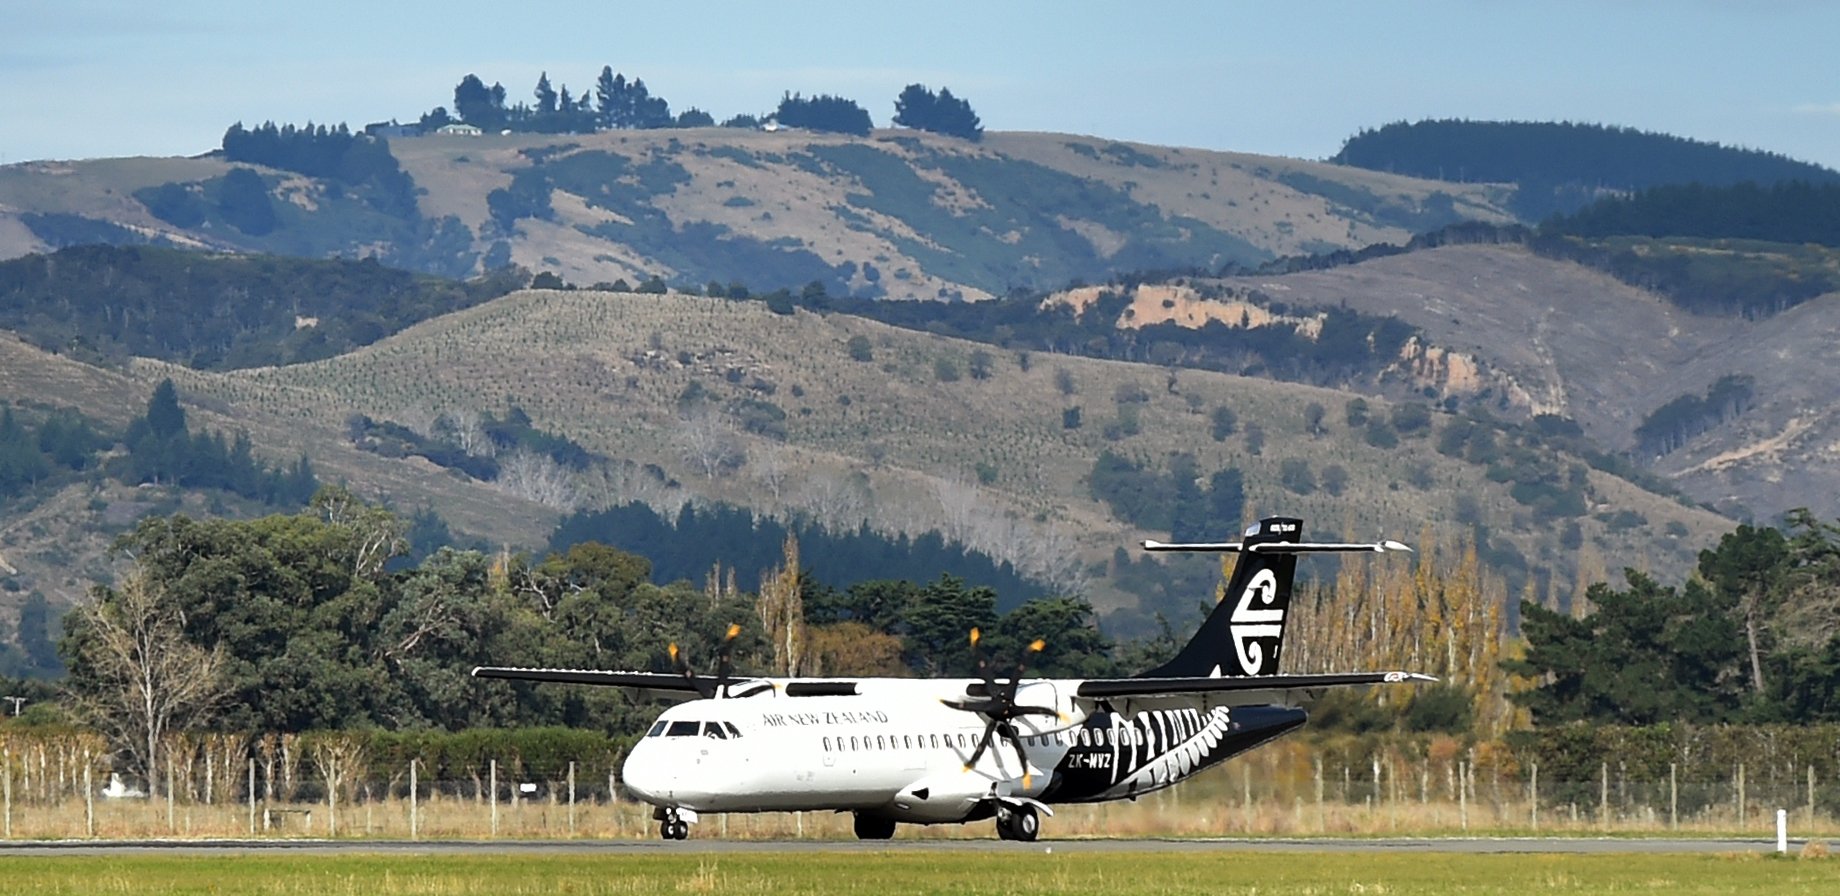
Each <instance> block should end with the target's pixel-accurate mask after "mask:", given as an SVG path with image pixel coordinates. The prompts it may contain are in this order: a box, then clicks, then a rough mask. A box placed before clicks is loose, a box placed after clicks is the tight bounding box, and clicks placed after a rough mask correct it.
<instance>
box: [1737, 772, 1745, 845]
mask: <svg viewBox="0 0 1840 896" xmlns="http://www.w3.org/2000/svg"><path fill="white" fill-rule="evenodd" d="M1738 828H1739V830H1743V828H1744V763H1742V762H1740V763H1738Z"/></svg>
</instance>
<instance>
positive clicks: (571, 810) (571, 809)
mask: <svg viewBox="0 0 1840 896" xmlns="http://www.w3.org/2000/svg"><path fill="white" fill-rule="evenodd" d="M569 836H571V837H573V836H575V760H573V759H571V760H569Z"/></svg>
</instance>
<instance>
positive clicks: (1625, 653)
mask: <svg viewBox="0 0 1840 896" xmlns="http://www.w3.org/2000/svg"><path fill="white" fill-rule="evenodd" d="M1624 581H1625V584H1626V586H1627V587H1626V588H1625V589H1624V590H1620V591H1619V590H1616V589H1613V588H1611V587H1610V586H1609V585H1607V584H1603V583H1599V584H1596V585H1592V586H1591V588H1590V589H1589V590H1588V591H1587V592H1586V599H1587V601H1588V602H1589V604H1590V606H1592V607H1593V608H1594V609H1593V610H1592V612H1591V613H1590V614H1589V615H1587V616H1584V617H1583V618H1579V619H1574V618H1572V617H1570V616H1567V615H1565V614H1563V613H1558V612H1555V611H1553V610H1548V609H1546V608H1545V607H1542V606H1540V605H1538V604H1536V603H1533V602H1532V601H1522V602H1521V632H1522V635H1523V636H1524V637H1525V638H1526V639H1527V653H1526V656H1525V657H1524V658H1522V659H1520V660H1511V661H1508V662H1505V663H1503V667H1504V668H1505V669H1506V670H1507V671H1509V672H1511V673H1513V674H1515V675H1520V676H1524V677H1527V678H1531V679H1534V680H1535V681H1538V682H1539V685H1538V686H1537V687H1535V688H1533V689H1531V690H1527V691H1522V692H1520V693H1517V694H1513V695H1512V698H1513V700H1514V701H1515V702H1516V703H1519V704H1521V705H1522V706H1525V707H1526V708H1527V709H1528V710H1529V711H1530V712H1531V713H1532V714H1533V720H1534V723H1535V724H1536V725H1548V724H1555V723H1565V722H1601V723H1611V724H1624V725H1652V724H1657V723H1660V722H1691V723H1704V724H1713V723H1719V722H1728V721H1731V720H1732V719H1734V718H1735V717H1736V716H1737V714H1738V711H1739V709H1740V708H1741V705H1742V693H1741V691H1742V688H1741V686H1736V685H1735V683H1736V682H1739V681H1742V680H1743V679H1742V673H1741V672H1740V671H1739V669H1740V666H1741V664H1742V663H1743V660H1744V654H1743V647H1742V645H1743V643H1744V641H1743V637H1742V636H1741V634H1740V632H1739V629H1738V626H1737V625H1736V624H1735V622H1734V621H1733V619H1732V618H1731V617H1730V616H1729V615H1727V614H1725V613H1722V612H1720V611H1719V606H1718V605H1719V602H1720V601H1719V598H1718V596H1717V594H1715V593H1714V592H1713V591H1712V590H1711V589H1709V588H1707V587H1706V585H1705V584H1704V583H1702V582H1701V581H1698V580H1694V581H1690V582H1688V583H1687V584H1686V587H1685V588H1684V589H1681V590H1678V591H1677V590H1675V589H1674V588H1670V587H1666V586H1663V585H1660V584H1658V583H1657V582H1655V581H1654V580H1653V579H1651V578H1649V577H1647V576H1645V575H1643V574H1641V573H1639V572H1636V571H1635V570H1633V569H1632V570H1625V571H1624Z"/></svg>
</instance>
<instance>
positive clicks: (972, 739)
mask: <svg viewBox="0 0 1840 896" xmlns="http://www.w3.org/2000/svg"><path fill="white" fill-rule="evenodd" d="M981 736H982V735H976V734H967V733H964V732H959V733H956V734H943V735H942V734H889V735H881V734H877V735H875V736H874V737H870V736H869V735H866V734H865V735H861V736H856V735H851V736H849V737H844V736H842V735H839V736H837V737H828V736H827V737H825V738H824V751H825V752H826V753H832V752H853V751H857V750H937V749H940V748H941V746H943V747H944V748H945V749H948V750H949V749H952V748H953V747H958V748H959V749H964V750H969V749H971V748H972V747H974V746H977V742H978V738H979V737H981ZM1022 741H1023V743H1025V744H1027V745H1029V746H1031V747H1046V746H1049V745H1051V744H1054V745H1060V746H1081V747H1113V746H1140V747H1141V746H1143V744H1144V732H1142V731H1139V730H1138V729H1135V728H1080V729H1075V730H1065V731H1056V732H1053V733H1051V734H1032V735H1029V736H1027V737H1024V738H1023V739H1022Z"/></svg>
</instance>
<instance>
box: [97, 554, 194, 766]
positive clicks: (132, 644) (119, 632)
mask: <svg viewBox="0 0 1840 896" xmlns="http://www.w3.org/2000/svg"><path fill="white" fill-rule="evenodd" d="M95 598H96V599H95V601H94V602H93V603H91V604H90V605H88V606H86V607H82V608H80V609H78V610H77V623H78V629H79V631H78V633H77V638H76V641H77V663H76V664H75V665H76V668H77V669H80V670H81V678H82V680H81V682H80V683H79V684H77V685H75V686H74V687H73V691H74V693H75V702H76V706H77V709H78V712H79V713H80V714H81V715H82V716H83V717H85V718H86V719H88V720H89V721H90V723H91V724H93V725H95V726H96V727H97V728H98V729H100V730H101V731H102V732H103V733H105V734H106V735H108V737H109V739H110V740H111V741H112V742H113V743H114V744H116V745H118V746H119V747H120V749H122V750H123V751H124V752H125V753H126V754H127V755H128V758H129V761H130V764H131V767H132V768H134V769H135V771H136V772H138V773H139V774H140V775H141V776H142V778H143V780H145V781H146V782H147V789H148V792H150V793H151V792H153V791H155V790H156V789H157V788H158V787H159V786H160V785H159V781H160V779H159V776H158V774H157V771H158V769H159V763H160V760H161V758H162V749H163V748H164V747H165V745H166V744H167V742H168V736H169V735H171V734H174V733H177V732H181V731H186V730H188V729H190V728H192V727H194V726H197V725H200V724H202V723H203V722H205V721H206V720H207V719H209V718H210V717H211V714H212V712H213V711H214V710H215V708H216V705H217V702H218V701H219V700H220V699H222V698H223V696H224V694H225V693H226V692H227V690H228V687H227V685H226V683H225V681H224V678H223V675H222V672H223V668H224V659H225V655H224V651H223V647H222V645H217V646H213V647H212V648H211V649H209V650H206V649H205V648H203V647H200V646H199V645H197V644H194V643H192V642H191V641H189V640H187V639H186V637H185V632H184V628H183V615H182V613H181V611H180V610H179V608H178V607H177V606H176V605H175V604H174V603H173V602H171V601H169V600H167V599H166V597H165V595H164V594H163V593H161V590H160V589H159V588H158V586H156V585H154V584H153V583H152V582H151V581H149V578H148V576H147V573H146V572H145V571H144V570H140V569H136V570H134V571H133V572H132V573H130V574H129V575H128V577H127V578H126V579H125V580H123V582H122V584H121V588H120V589H119V590H117V589H110V588H106V587H99V588H97V589H96V591H95ZM75 671H76V670H73V672H75ZM73 677H74V676H73Z"/></svg>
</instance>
